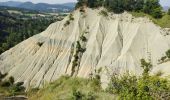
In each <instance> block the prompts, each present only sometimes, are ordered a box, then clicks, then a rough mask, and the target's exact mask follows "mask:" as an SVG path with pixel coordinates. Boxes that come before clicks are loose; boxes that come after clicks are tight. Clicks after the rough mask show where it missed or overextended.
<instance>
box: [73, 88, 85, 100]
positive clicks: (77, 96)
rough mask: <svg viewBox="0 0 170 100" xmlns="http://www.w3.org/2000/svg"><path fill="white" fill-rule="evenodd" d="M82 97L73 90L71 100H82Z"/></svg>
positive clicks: (78, 92)
mask: <svg viewBox="0 0 170 100" xmlns="http://www.w3.org/2000/svg"><path fill="white" fill-rule="evenodd" d="M83 97H84V95H83V94H82V93H81V92H80V91H78V90H76V89H73V99H74V100H82V99H83Z"/></svg>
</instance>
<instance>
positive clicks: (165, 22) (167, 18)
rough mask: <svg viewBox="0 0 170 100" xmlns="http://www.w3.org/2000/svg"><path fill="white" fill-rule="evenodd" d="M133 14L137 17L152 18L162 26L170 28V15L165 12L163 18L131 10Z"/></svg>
mask: <svg viewBox="0 0 170 100" xmlns="http://www.w3.org/2000/svg"><path fill="white" fill-rule="evenodd" d="M131 14H132V15H133V16H135V17H145V16H146V17H148V18H149V19H151V20H152V21H153V22H154V23H155V24H157V25H159V26H160V27H162V28H170V15H168V14H164V15H163V17H162V18H160V19H156V18H153V17H152V16H150V15H148V14H145V13H142V12H131Z"/></svg>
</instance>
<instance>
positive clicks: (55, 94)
mask: <svg viewBox="0 0 170 100" xmlns="http://www.w3.org/2000/svg"><path fill="white" fill-rule="evenodd" d="M76 96H77V97H79V96H80V97H81V96H82V97H83V98H84V99H79V100H103V99H105V100H113V99H114V98H115V96H114V95H113V94H109V93H106V92H104V91H103V90H102V89H100V88H96V87H95V86H94V84H93V81H90V80H89V79H83V78H73V77H68V76H62V77H61V78H60V79H58V80H57V81H55V82H53V83H51V84H49V85H47V86H45V87H44V88H43V89H40V90H39V91H38V92H36V93H35V92H32V91H29V92H28V97H29V100H77V99H75V97H76Z"/></svg>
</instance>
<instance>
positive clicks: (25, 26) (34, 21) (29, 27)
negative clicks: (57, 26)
mask: <svg viewBox="0 0 170 100" xmlns="http://www.w3.org/2000/svg"><path fill="white" fill-rule="evenodd" d="M44 16H45V17H44ZM57 20H61V19H60V16H57V15H50V14H44V13H39V12H37V11H32V10H25V9H17V8H12V7H0V33H1V34H0V54H1V53H3V52H4V51H6V50H8V49H10V48H11V47H14V46H15V45H17V44H18V43H20V42H21V41H23V40H25V39H27V38H29V37H31V36H33V35H35V34H37V33H39V32H42V31H44V30H45V29H46V28H47V27H48V25H50V24H51V23H53V22H55V21H57Z"/></svg>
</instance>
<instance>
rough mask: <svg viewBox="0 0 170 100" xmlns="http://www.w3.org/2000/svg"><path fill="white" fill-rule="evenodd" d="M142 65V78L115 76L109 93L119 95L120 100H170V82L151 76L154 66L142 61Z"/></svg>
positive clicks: (127, 75)
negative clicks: (151, 69) (150, 72)
mask: <svg viewBox="0 0 170 100" xmlns="http://www.w3.org/2000/svg"><path fill="white" fill-rule="evenodd" d="M141 64H142V66H141V67H142V68H143V69H144V71H143V74H142V76H141V77H139V78H137V77H136V76H132V75H129V74H126V75H123V76H121V77H120V76H118V75H113V76H112V79H111V83H110V84H109V88H108V91H109V92H111V93H116V94H118V96H119V99H120V100H169V99H170V85H169V81H168V80H166V79H162V78H160V77H159V76H158V75H155V76H150V75H149V70H150V68H151V66H152V65H151V64H150V63H149V62H146V61H145V60H144V59H142V60H141Z"/></svg>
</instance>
